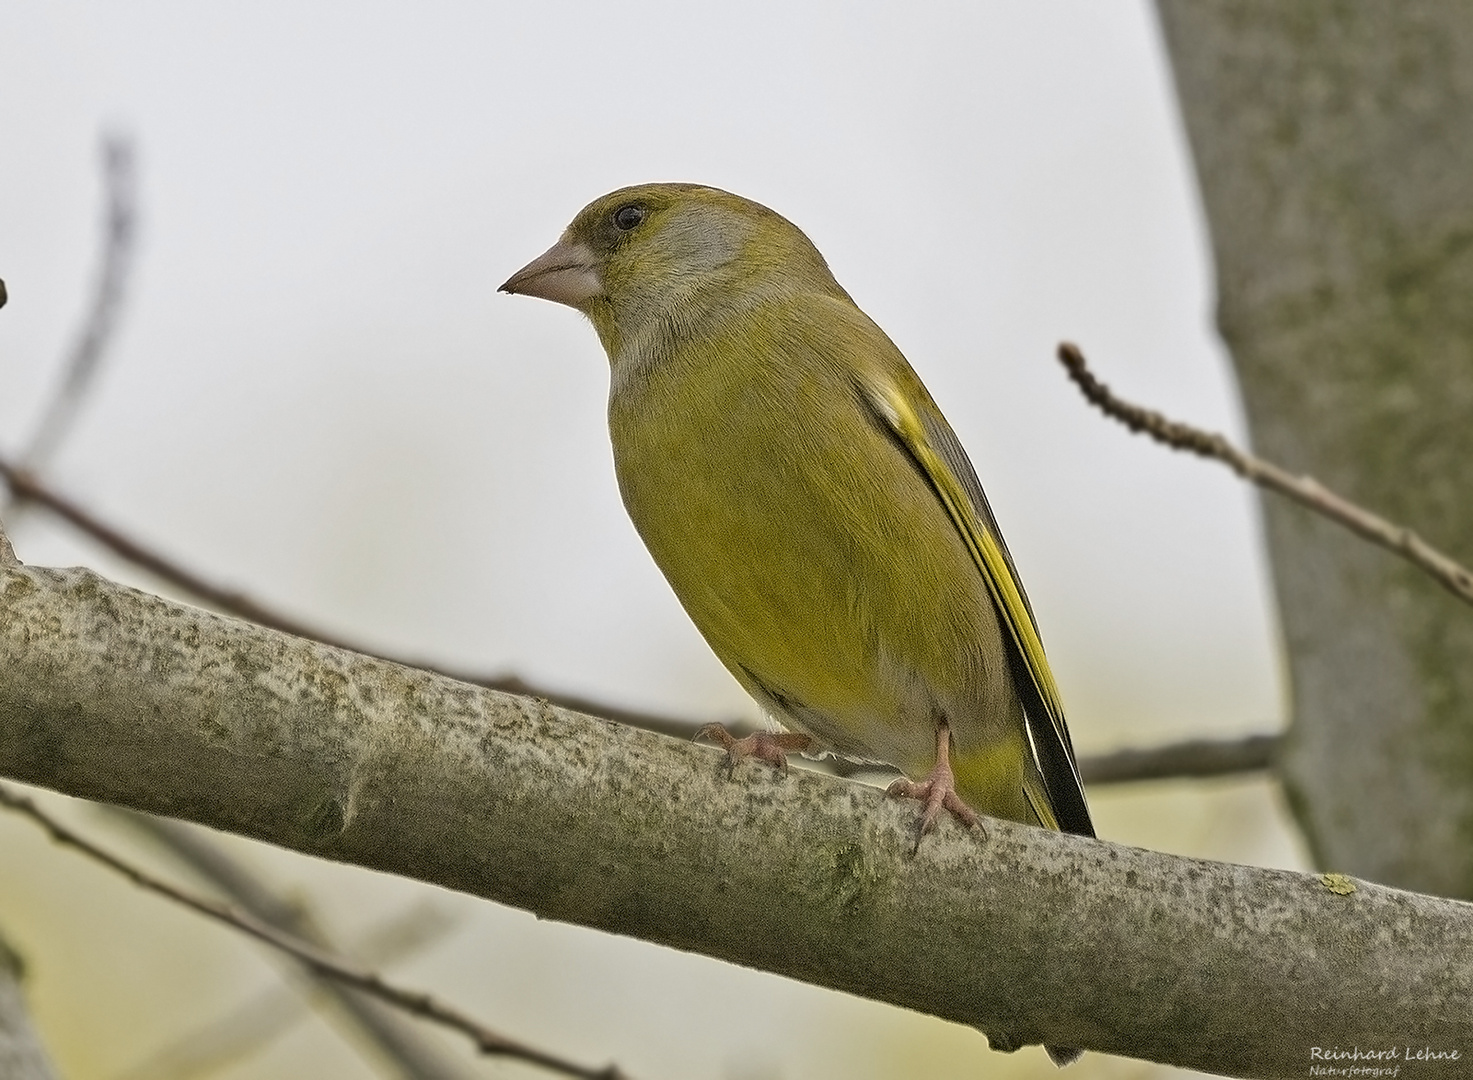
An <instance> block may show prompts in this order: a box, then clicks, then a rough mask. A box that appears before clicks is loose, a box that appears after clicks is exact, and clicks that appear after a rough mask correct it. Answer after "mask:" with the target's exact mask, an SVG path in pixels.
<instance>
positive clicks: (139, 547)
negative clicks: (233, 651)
mask: <svg viewBox="0 0 1473 1080" xmlns="http://www.w3.org/2000/svg"><path fill="white" fill-rule="evenodd" d="M0 480H4V481H5V483H6V484H7V485H9V488H10V492H11V494H12V495H13V496H14V497H15V499H16V501H17V502H32V503H35V504H36V505H37V506H40V507H43V508H44V509H46V510H49V511H50V512H51V513H53V514H55V515H56V516H57V517H59V518H61V519H62V520H63V521H65V522H67V524H69V525H71V526H73V527H74V528H76V529H78V530H80V531H81V532H84V533H86V534H87V535H88V536H90V537H92V538H93V539H94V540H96V541H97V542H98V543H100V544H102V545H103V547H105V548H107V549H108V550H109V551H111V552H112V553H113V554H115V555H117V556H119V557H121V558H123V559H126V560H127V561H128V562H130V563H132V564H133V565H134V566H137V567H139V568H140V569H143V570H146V571H147V572H148V573H150V574H153V575H154V576H155V577H157V578H159V579H160V580H161V581H165V582H167V583H168V584H170V585H172V586H174V587H175V588H177V589H179V590H181V591H183V592H185V593H187V594H189V595H190V596H192V597H194V598H195V599H196V600H200V601H203V602H204V603H205V604H207V605H208V606H210V607H212V608H215V609H217V610H219V611H223V612H226V613H227V614H230V615H235V616H237V617H239V618H242V619H247V620H249V621H251V622H253V623H256V624H257V625H258V626H267V627H270V628H271V629H273V630H280V631H282V632H283V633H286V634H295V635H296V636H297V637H303V638H307V639H309V640H311V641H320V642H322V643H323V644H324V645H335V646H337V647H338V648H342V649H350V650H352V651H353V652H361V653H365V654H367V655H369V656H374V657H377V658H378V659H380V660H389V661H392V662H393V663H396V664H403V665H405V666H406V667H416V668H423V669H424V670H426V671H434V672H437V673H438V674H441V675H448V676H449V677H450V678H452V679H459V680H460V681H461V682H468V683H474V684H475V685H476V686H484V687H486V688H487V689H490V690H501V691H504V692H505V693H508V694H522V695H524V696H528V697H540V698H543V699H545V700H547V701H550V702H552V703H553V704H555V705H560V706H562V707H563V708H565V709H573V710H574V711H576V712H586V713H589V714H590V715H593V716H601V717H603V718H604V719H605V720H616V721H618V722H619V723H623V724H630V725H632V726H633V727H640V728H644V729H646V730H648V731H658V732H661V733H662V734H666V735H674V736H676V737H678V738H689V737H690V736H691V735H693V734H694V733H695V730H696V725H694V724H691V723H689V722H688V721H684V720H676V719H673V718H671V717H668V716H660V715H658V714H654V713H646V712H640V711H638V710H635V709H624V708H620V707H619V706H617V705H609V704H606V703H604V702H599V701H593V700H591V699H588V698H583V697H578V696H577V695H573V694H564V693H560V692H558V691H556V690H550V689H548V688H546V687H541V686H536V685H534V684H532V683H529V682H527V681H526V680H525V679H521V678H519V677H517V676H515V675H485V674H480V673H476V672H468V671H458V670H456V669H454V668H449V667H446V666H445V665H442V664H436V663H431V662H427V661H425V660H422V659H420V658H417V657H403V656H391V655H389V654H387V653H385V652H384V651H383V650H381V649H374V648H370V647H366V646H364V645H363V644H362V643H361V642H356V641H351V640H347V639H344V638H342V637H339V636H338V635H336V634H329V633H327V632H326V631H324V630H321V629H318V628H317V627H313V626H309V625H307V624H306V623H303V622H301V621H299V620H297V619H294V618H292V617H291V616H290V615H286V614H284V613H283V612H281V611H278V610H276V609H275V608H272V607H269V606H267V605H266V604H262V603H260V602H259V601H257V600H254V599H252V598H251V597H249V596H247V595H246V594H245V593H242V592H240V591H238V590H236V589H231V588H227V587H225V586H222V585H219V584H217V583H215V582H214V581H211V580H210V579H209V578H207V577H205V576H204V575H203V574H200V573H197V572H195V571H194V570H191V569H189V568H188V567H186V566H184V565H183V564H182V563H180V562H178V561H177V560H175V559H173V558H170V557H169V556H166V555H164V554H162V553H160V552H159V551H158V550H156V549H155V548H152V547H149V546H148V545H146V544H144V543H142V542H140V541H138V540H135V539H133V538H132V537H131V536H128V535H127V534H125V533H124V532H122V531H121V530H120V529H118V528H117V527H116V526H115V525H112V524H110V523H109V522H106V521H103V520H102V519H101V518H99V517H98V516H97V515H96V514H94V513H93V512H92V511H90V510H88V509H86V508H85V507H83V506H81V505H79V504H78V503H77V502H75V501H74V500H72V499H69V498H67V497H66V496H64V495H62V494H61V493H60V492H58V491H56V490H54V489H53V488H51V487H49V486H47V485H46V484H44V483H43V482H42V481H41V480H40V479H39V478H37V477H36V476H35V475H34V474H33V473H31V472H29V471H27V470H25V469H22V468H20V467H18V466H17V465H15V464H14V463H12V462H10V461H8V460H6V459H5V458H4V457H0ZM727 726H728V727H729V728H731V730H733V731H738V730H740V729H741V728H742V727H743V725H742V724H740V722H738V723H736V724H728V725H727ZM746 726H750V725H746Z"/></svg>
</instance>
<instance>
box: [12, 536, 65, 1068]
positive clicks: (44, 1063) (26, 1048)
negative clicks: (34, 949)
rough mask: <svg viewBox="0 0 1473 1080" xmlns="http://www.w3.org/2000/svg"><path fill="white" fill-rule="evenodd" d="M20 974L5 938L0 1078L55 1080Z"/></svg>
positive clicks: (17, 958)
mask: <svg viewBox="0 0 1473 1080" xmlns="http://www.w3.org/2000/svg"><path fill="white" fill-rule="evenodd" d="M0 542H3V538H0ZM20 975H21V963H20V958H19V957H17V956H16V955H15V953H14V952H12V951H11V949H10V946H9V945H7V944H6V943H5V939H4V938H0V1077H4V1080H56V1073H55V1072H54V1071H53V1070H52V1068H51V1062H50V1061H49V1060H48V1059H47V1057H46V1051H45V1049H44V1048H43V1047H42V1045H41V1040H40V1039H39V1038H37V1037H36V1031H35V1029H34V1028H33V1027H32V1026H31V1020H30V1017H29V1016H28V1015H27V1013H26V1003H25V998H24V996H23V995H22V994H21V986H20Z"/></svg>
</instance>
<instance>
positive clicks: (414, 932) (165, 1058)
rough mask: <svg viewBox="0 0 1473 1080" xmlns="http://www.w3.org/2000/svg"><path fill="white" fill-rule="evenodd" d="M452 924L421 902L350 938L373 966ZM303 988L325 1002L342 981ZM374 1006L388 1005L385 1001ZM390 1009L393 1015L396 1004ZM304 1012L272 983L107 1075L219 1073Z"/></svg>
mask: <svg viewBox="0 0 1473 1080" xmlns="http://www.w3.org/2000/svg"><path fill="white" fill-rule="evenodd" d="M452 928H453V923H452V922H450V921H448V920H446V919H445V918H444V916H443V915H442V914H441V913H440V912H439V911H437V910H436V909H434V908H432V907H431V906H430V905H427V904H423V903H421V904H418V905H416V906H415V907H414V908H412V909H411V910H409V911H406V912H403V913H401V914H399V915H396V916H393V917H391V918H390V919H388V920H386V921H384V922H382V923H379V924H378V925H376V926H374V927H373V928H371V929H370V930H369V931H368V932H367V933H366V934H363V935H362V936H360V937H358V938H356V939H355V940H354V942H353V952H354V953H355V954H356V955H359V956H361V957H363V959H364V960H365V961H366V962H369V963H371V964H373V965H375V966H381V965H386V964H389V963H391V962H393V961H396V960H399V959H402V958H404V957H405V956H407V955H410V954H412V953H413V952H416V951H418V950H420V949H422V948H423V947H424V946H426V945H427V944H429V943H430V942H432V941H435V940H438V939H439V938H441V937H443V936H444V934H445V933H447V932H448V931H449V930H450V929H452ZM293 966H294V967H295V965H293ZM296 970H299V971H300V970H301V969H300V968H297V969H296ZM304 989H305V990H306V991H307V993H308V995H309V996H308V1000H309V1001H310V1002H311V1003H312V1004H314V1005H316V1004H318V1003H321V1004H324V1005H330V1004H331V1000H330V998H329V995H330V994H331V993H332V992H333V991H335V990H336V991H341V990H342V987H341V986H339V984H337V983H335V982H333V981H332V980H331V979H318V978H313V979H312V981H311V984H310V985H309V986H306V987H304ZM380 1008H382V1009H384V1010H392V1006H388V1005H383V1006H380ZM394 1011H395V1012H396V1015H397V1010H394ZM308 1015H309V1014H308V1013H307V1012H306V1010H304V1009H303V1008H302V1001H301V998H300V994H299V993H298V992H296V991H294V990H293V989H292V988H290V987H288V986H283V985H280V984H277V985H275V986H271V987H269V988H267V989H265V990H263V991H262V992H260V993H258V994H256V995H254V996H253V997H251V998H250V999H249V1000H248V1001H246V1002H244V1003H243V1004H239V1005H236V1006H234V1007H232V1008H231V1009H230V1010H229V1011H228V1012H227V1013H225V1014H224V1015H221V1016H218V1017H216V1018H213V1019H211V1020H207V1021H205V1022H204V1023H203V1024H201V1025H200V1026H198V1027H196V1028H194V1029H193V1030H189V1031H185V1032H183V1033H181V1034H179V1035H177V1036H176V1037H174V1038H173V1039H172V1040H171V1041H170V1042H168V1043H167V1044H165V1045H164V1046H162V1047H159V1048H157V1049H155V1050H153V1051H152V1052H151V1053H149V1054H148V1055H147V1056H146V1057H144V1058H142V1059H141V1060H139V1061H136V1062H134V1063H133V1064H132V1065H130V1066H127V1067H125V1068H124V1069H123V1070H122V1071H120V1072H116V1073H113V1074H112V1076H111V1080H160V1078H167V1080H191V1078H193V1077H213V1076H217V1075H222V1074H223V1073H224V1072H225V1071H226V1069H227V1068H228V1067H230V1066H233V1065H236V1064H238V1063H239V1062H240V1061H241V1060H243V1059H244V1058H246V1057H248V1056H249V1055H251V1054H255V1053H259V1052H260V1051H261V1050H263V1049H264V1048H265V1047H267V1046H269V1045H270V1044H271V1043H272V1042H274V1041H275V1040H277V1039H279V1038H280V1037H282V1036H283V1035H284V1034H286V1033H287V1032H288V1031H290V1030H291V1029H292V1028H293V1027H294V1026H295V1025H297V1024H299V1023H301V1022H302V1021H303V1020H304V1019H305V1018H306V1017H307V1016H308ZM402 1019H403V1021H404V1023H406V1024H412V1023H415V1021H414V1020H413V1019H412V1018H410V1017H403V1018H402ZM406 1064H409V1063H406ZM404 1075H406V1076H408V1077H411V1078H412V1080H426V1078H428V1077H433V1076H434V1075H436V1074H435V1073H433V1072H424V1073H421V1072H416V1071H414V1069H413V1066H412V1064H409V1068H408V1070H407V1071H406V1072H405V1073H404Z"/></svg>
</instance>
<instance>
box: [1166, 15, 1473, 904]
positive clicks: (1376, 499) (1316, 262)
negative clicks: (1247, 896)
mask: <svg viewBox="0 0 1473 1080" xmlns="http://www.w3.org/2000/svg"><path fill="white" fill-rule="evenodd" d="M1159 9H1160V14H1161V21H1162V25H1163V27H1164V30H1165V37H1166V42H1167V46H1168V48H1169V50H1170V53H1171V59H1172V64H1173V67H1174V69H1175V76H1176V83H1177V89H1178V92H1179V96H1180V100H1181V107H1182V112H1183V114H1184V116H1185V120H1186V126H1187V131H1188V134H1189V136H1190V139H1191V145H1192V150H1193V153H1194V156H1195V158H1196V164H1197V171H1198V175H1199V179H1200V182H1201V186H1202V194H1203V199H1204V202H1205V204H1206V210H1207V218H1208V221H1209V223H1210V226H1211V231H1212V238H1213V248H1214V252H1215V258H1216V268H1217V285H1218V297H1219V299H1218V325H1219V327H1220V329H1221V331H1222V335H1223V337H1224V338H1225V339H1226V341H1227V343H1228V345H1229V347H1230V348H1231V350H1232V355H1233V360H1234V363H1235V365H1236V367H1237V372H1238V377H1239V379H1240V382H1241V384H1242V387H1243V395H1244V399H1245V403H1246V406H1247V414H1248V421H1249V426H1250V428H1251V431H1252V436H1253V441H1254V444H1255V448H1256V449H1257V450H1258V452H1259V453H1261V454H1263V455H1264V456H1266V457H1268V458H1271V459H1273V460H1276V461H1278V462H1279V463H1280V464H1282V465H1284V466H1286V467H1288V468H1290V469H1294V470H1297V471H1303V472H1306V473H1309V474H1310V475H1313V476H1314V477H1316V478H1317V479H1319V480H1320V481H1322V482H1323V483H1325V484H1327V485H1328V486H1329V487H1331V488H1334V489H1336V490H1337V491H1339V492H1341V493H1342V494H1344V495H1346V496H1348V497H1350V498H1352V499H1354V500H1356V501H1358V502H1360V503H1363V504H1364V505H1366V506H1368V507H1370V508H1371V509H1373V510H1375V511H1377V512H1378V513H1381V514H1384V515H1386V516H1387V517H1390V518H1392V519H1393V520H1396V521H1399V522H1401V523H1402V524H1404V525H1407V526H1409V527H1411V528H1413V529H1415V530H1417V531H1418V532H1420V533H1421V534H1422V535H1424V536H1425V537H1426V538H1427V539H1428V540H1429V541H1431V542H1432V543H1433V544H1435V545H1437V546H1439V547H1442V548H1443V549H1444V550H1446V551H1448V552H1449V553H1450V554H1451V555H1452V556H1453V557H1454V558H1457V559H1459V560H1460V561H1462V562H1464V563H1465V564H1468V563H1473V5H1469V4H1467V3H1461V2H1456V0H1444V2H1438V3H1412V2H1402V3H1395V4H1367V3H1349V2H1335V0H1314V2H1305V0H1301V2H1298V3H1292V4H1286V3H1279V2H1274V0H1159ZM1265 518H1266V524H1267V532H1268V546H1269V552H1270V556H1271V559H1272V563H1273V575H1274V581H1275V584H1276V588H1277V593H1278V600H1279V605H1280V608H1281V612H1282V618H1283V626H1284V636H1285V644H1286V646H1287V649H1288V660H1289V669H1290V674H1291V677H1292V686H1293V690H1292V696H1293V724H1292V728H1291V730H1290V733H1289V738H1288V739H1287V741H1286V744H1285V748H1284V751H1283V755H1282V760H1281V768H1282V774H1283V780H1284V784H1285V788H1286V790H1287V792H1288V795H1289V799H1290V802H1291V805H1292V807H1293V809H1294V812H1295V814H1296V815H1297V817H1298V819H1299V823H1300V825H1301V826H1302V827H1303V829H1304V832H1305V834H1306V835H1307V837H1308V838H1309V842H1310V845H1311V847H1312V849H1313V851H1314V855H1315V858H1316V859H1317V860H1318V861H1319V862H1320V864H1321V865H1322V867H1323V868H1325V869H1335V870H1345V871H1348V872H1351V873H1355V874H1357V875H1361V876H1365V877H1369V878H1372V879H1374V880H1377V881H1382V882H1386V883H1390V884H1395V885H1399V886H1402V887H1404V888H1409V889H1416V890H1419V891H1424V892H1435V893H1441V894H1443V895H1447V896H1461V897H1468V896H1473V843H1470V841H1473V612H1470V611H1469V609H1468V607H1467V606H1465V605H1463V604H1460V603H1458V602H1457V601H1456V600H1454V599H1453V598H1452V597H1450V596H1449V595H1448V594H1447V593H1445V592H1443V591H1442V590H1441V589H1440V588H1438V587H1437V586H1436V585H1435V584H1433V583H1432V582H1431V581H1430V580H1429V579H1428V578H1427V577H1425V576H1424V575H1423V574H1422V573H1421V572H1420V571H1418V570H1416V569H1414V568H1412V567H1411V566H1410V565H1408V564H1407V563H1405V562H1403V561H1401V560H1400V559H1398V558H1396V557H1395V556H1393V555H1390V554H1387V553H1386V552H1384V551H1381V550H1378V549H1376V548H1372V547H1370V546H1368V545H1366V544H1365V543H1363V542H1362V541H1360V540H1358V539H1356V538H1355V537H1353V536H1351V535H1350V534H1349V533H1347V532H1345V531H1344V530H1343V529H1341V528H1339V527H1338V526H1336V525H1332V524H1330V523H1328V522H1327V521H1324V520H1322V519H1320V518H1318V517H1316V516H1314V515H1312V514H1311V513H1309V512H1308V511H1306V510H1303V509H1300V508H1298V507H1296V506H1293V505H1290V504H1289V503H1287V502H1284V501H1280V500H1277V499H1270V500H1268V501H1267V503H1266V505H1265Z"/></svg>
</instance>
